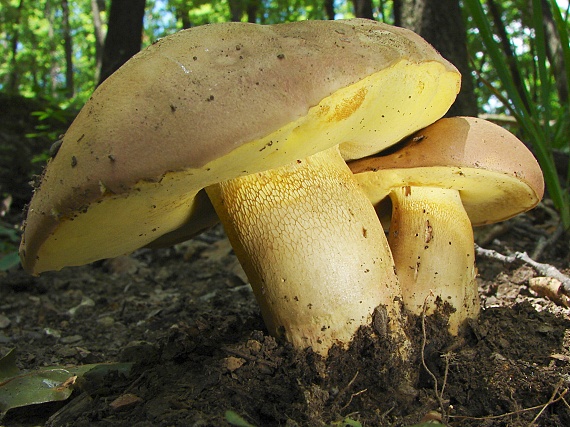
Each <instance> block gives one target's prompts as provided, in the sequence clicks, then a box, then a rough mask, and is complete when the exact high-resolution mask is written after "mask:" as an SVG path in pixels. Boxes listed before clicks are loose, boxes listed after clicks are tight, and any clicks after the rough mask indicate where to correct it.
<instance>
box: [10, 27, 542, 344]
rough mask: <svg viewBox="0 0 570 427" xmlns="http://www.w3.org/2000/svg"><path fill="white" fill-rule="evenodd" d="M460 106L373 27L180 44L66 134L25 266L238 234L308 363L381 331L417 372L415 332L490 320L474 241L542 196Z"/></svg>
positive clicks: (129, 74) (408, 52)
mask: <svg viewBox="0 0 570 427" xmlns="http://www.w3.org/2000/svg"><path fill="white" fill-rule="evenodd" d="M459 87H460V74H459V72H458V71H457V70H456V68H455V67H454V66H453V65H452V64H450V63H449V62H447V61H446V60H445V59H443V58H442V57H441V56H440V55H439V54H438V53H437V52H436V51H435V50H434V49H433V48H432V47H431V46H430V45H429V44H427V43H426V42H425V41H424V40H423V39H422V38H420V37H419V36H417V35H416V34H414V33H412V32H410V31H407V30H404V29H401V28H396V27H392V26H388V25H384V24H381V23H377V22H374V21H368V20H363V19H352V20H344V21H303V22H296V23H287V24H279V25H272V26H262V25H255V24H246V23H225V24H214V25H207V26H202V27H196V28H193V29H191V30H186V31H181V32H179V33H177V34H174V35H172V36H169V37H165V38H163V39H161V40H159V41H158V42H156V43H155V44H153V45H152V46H149V47H148V48H147V49H145V50H144V51H142V52H140V53H139V54H137V55H136V56H134V57H133V58H132V59H131V60H129V61H128V62H127V63H126V64H125V65H124V66H123V67H122V68H121V69H119V70H118V71H117V72H116V73H115V74H113V75H112V76H111V77H110V78H109V79H108V80H107V81H105V82H104V83H103V84H102V85H101V86H100V87H99V88H98V89H97V90H96V91H95V92H94V94H93V95H92V97H91V98H90V100H89V101H88V102H87V103H86V104H85V106H84V108H83V109H82V110H81V112H80V113H79V115H78V117H77V118H76V120H75V121H74V122H73V124H72V125H71V127H70V128H69V130H68V131H67V133H66V134H65V136H64V138H63V143H62V144H61V147H60V148H59V151H58V153H57V155H55V157H54V158H52V159H51V161H50V162H49V164H48V165H47V167H46V169H45V172H44V174H43V176H42V179H41V185H40V186H39V187H38V188H36V189H35V192H34V196H33V199H32V201H31V204H30V205H29V209H28V212H27V219H26V222H25V228H24V234H23V238H22V243H21V248H20V256H21V260H22V265H23V267H24V268H25V269H26V270H27V271H28V272H30V273H32V274H39V273H41V272H43V271H48V270H59V269H61V268H63V267H66V266H77V265H82V264H86V263H89V262H93V261H95V260H99V259H103V258H111V257H116V256H119V255H123V254H127V253H130V252H132V251H133V250H135V249H137V248H140V247H145V246H150V247H154V246H164V245H170V244H174V243H177V242H180V241H184V240H187V239H188V238H190V237H192V236H194V235H196V234H198V233H200V232H202V231H203V230H205V229H207V228H208V227H210V226H212V225H213V224H215V223H217V222H218V221H220V220H221V222H222V223H223V225H224V228H225V230H226V232H227V235H228V237H229V239H230V241H231V243H232V246H233V248H234V250H235V253H236V255H237V257H238V259H239V261H240V263H241V264H242V266H243V268H244V270H245V272H246V273H247V276H248V278H249V281H250V283H251V286H252V287H253V291H254V293H255V296H256V298H257V300H258V302H259V305H260V307H261V312H262V315H263V318H264V321H265V323H266V325H267V328H268V330H269V331H270V332H271V333H272V334H274V335H277V336H281V337H284V338H285V339H286V340H288V341H290V342H291V343H292V344H293V345H294V346H296V347H297V348H306V347H312V348H313V350H314V351H315V352H318V353H320V354H322V355H326V354H327V353H328V351H329V349H330V348H331V347H332V346H333V345H335V344H338V345H341V346H345V345H347V344H348V343H349V342H350V341H351V339H352V338H353V336H354V334H355V332H356V330H357V329H358V328H359V327H360V326H362V325H367V324H370V322H371V320H372V317H373V315H375V313H376V314H379V316H378V317H379V318H381V319H384V320H383V327H381V328H380V330H384V331H385V333H386V339H391V340H392V342H395V343H396V346H395V347H396V348H397V349H398V350H397V351H399V352H400V353H402V354H405V353H406V352H407V351H408V350H407V346H408V342H409V340H408V338H407V336H406V332H405V330H404V318H405V314H406V313H413V314H421V313H422V312H423V311H424V303H425V302H426V301H428V302H429V304H428V305H427V306H426V308H425V309H427V313H428V314H429V313H431V312H433V310H434V309H436V306H438V305H439V306H442V305H447V306H448V307H449V308H450V310H449V311H448V312H450V313H451V314H450V316H449V329H450V332H451V333H454V334H456V333H458V331H459V330H460V327H461V325H462V323H463V322H464V321H465V319H467V318H473V317H476V316H477V314H478V311H479V302H478V295H477V287H476V283H475V274H476V270H475V266H474V248H473V232H472V226H473V225H480V224H488V223H491V222H495V221H501V220H504V219H507V218H509V217H512V216H514V215H516V214H517V213H519V212H523V211H526V210H528V209H530V208H532V207H534V206H535V205H536V204H537V203H538V201H539V200H540V199H541V198H542V194H543V187H544V185H543V178H542V174H541V171H540V168H539V166H538V164H537V162H536V160H535V159H534V157H533V156H532V154H531V153H530V152H529V150H528V149H527V148H526V147H525V146H524V145H523V144H522V143H521V142H520V141H518V140H517V139H516V138H515V137H514V136H513V135H512V134H510V133H509V132H507V131H505V130H503V129H502V128H500V127H498V126H496V125H493V124H491V123H489V122H486V121H484V120H480V119H477V118H469V117H456V118H448V119H440V118H441V117H442V116H443V115H444V114H445V113H446V112H447V110H448V109H449V107H450V106H451V104H452V103H453V101H454V99H455V97H456V95H457V93H458V91H459ZM386 232H387V233H388V238H386ZM430 295H431V296H432V297H430ZM428 297H429V298H428ZM377 330H378V328H377Z"/></svg>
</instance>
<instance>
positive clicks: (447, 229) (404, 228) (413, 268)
mask: <svg viewBox="0 0 570 427" xmlns="http://www.w3.org/2000/svg"><path fill="white" fill-rule="evenodd" d="M390 199H391V200H392V206H393V207H392V222H391V224H390V233H389V237H388V242H389V244H390V248H391V249H392V254H393V257H394V262H395V264H396V273H397V275H398V279H399V280H400V286H401V288H402V296H403V299H404V307H405V308H406V309H407V310H409V311H411V312H412V313H414V314H416V315H419V314H421V313H422V311H423V307H424V302H425V301H426V298H428V296H430V293H431V292H433V294H434V296H435V297H436V300H435V303H436V304H437V301H438V300H441V303H448V304H449V306H451V307H452V308H453V309H454V310H455V311H454V312H453V313H451V314H449V331H450V333H452V334H454V335H456V334H457V333H458V331H459V328H460V326H461V324H462V323H463V321H464V320H465V319H467V318H475V317H477V315H478V313H479V297H478V294H477V285H476V282H475V265H474V258H475V254H474V246H473V229H472V227H471V222H470V220H469V217H468V216H467V213H466V212H465V209H464V207H463V204H462V202H461V198H460V197H459V191H457V190H449V189H441V188H435V187H414V186H405V187H399V188H395V189H393V190H392V192H391V193H390ZM428 301H429V300H428ZM431 302H432V304H430V305H428V306H427V307H428V312H427V314H430V313H432V312H433V311H434V309H435V305H434V304H433V302H434V301H433V300H432V301H431ZM444 310H445V308H444Z"/></svg>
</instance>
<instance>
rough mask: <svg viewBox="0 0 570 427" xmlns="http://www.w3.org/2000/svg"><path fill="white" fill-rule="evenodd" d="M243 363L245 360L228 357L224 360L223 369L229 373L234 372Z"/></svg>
mask: <svg viewBox="0 0 570 427" xmlns="http://www.w3.org/2000/svg"><path fill="white" fill-rule="evenodd" d="M244 363H245V360H244V359H242V358H241V357H234V356H229V357H226V358H225V359H224V364H225V367H226V369H227V370H228V371H230V372H234V371H236V370H237V369H239V368H241V367H242V366H243V364H244Z"/></svg>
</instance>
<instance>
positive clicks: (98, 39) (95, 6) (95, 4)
mask: <svg viewBox="0 0 570 427" xmlns="http://www.w3.org/2000/svg"><path fill="white" fill-rule="evenodd" d="M104 7H105V2H101V4H100V2H99V0H91V13H92V15H93V29H94V35H95V70H96V71H95V81H96V82H98V81H99V73H100V72H101V65H102V63H103V45H104V43H105V33H104V32H103V22H102V21H101V9H104Z"/></svg>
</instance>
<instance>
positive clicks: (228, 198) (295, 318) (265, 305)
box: [206, 147, 407, 355]
mask: <svg viewBox="0 0 570 427" xmlns="http://www.w3.org/2000/svg"><path fill="white" fill-rule="evenodd" d="M206 190H207V192H208V195H209V196H210V198H211V200H212V203H213V205H214V207H215V209H216V212H217V213H218V216H219V217H220V219H221V221H222V223H223V225H224V228H225V229H226V232H227V234H228V237H229V239H230V241H231V243H232V245H233V247H234V250H235V252H236V255H237V257H238V259H239V261H240V262H241V264H242V266H243V268H244V270H245V272H246V274H247V276H248V278H249V280H250V283H251V285H252V287H253V291H254V293H255V296H256V298H257V300H258V302H259V305H260V307H261V312H262V315H263V318H264V320H265V324H266V326H267V328H268V330H269V332H270V333H271V334H274V335H277V336H283V337H285V339H287V340H288V341H290V342H291V343H292V344H293V345H294V346H295V347H297V348H306V347H312V348H313V350H314V351H315V352H318V353H320V354H322V355H326V354H327V353H328V350H329V349H330V347H331V346H332V345H334V344H340V345H341V346H345V345H347V344H348V343H349V342H350V341H351V339H352V338H353V336H354V334H355V332H356V330H357V329H358V328H359V327H360V326H361V325H368V324H370V322H371V320H372V315H373V313H374V310H375V309H376V308H377V307H379V306H383V307H385V309H386V312H385V314H386V316H379V317H383V318H384V319H387V320H386V324H385V325H384V327H385V328H386V330H387V331H389V332H388V333H389V334H390V335H391V336H392V337H393V338H396V339H397V340H398V342H399V344H397V345H399V346H400V348H402V349H404V348H405V347H406V342H407V340H406V338H405V334H404V332H403V327H402V324H401V322H402V318H401V313H400V305H399V304H400V303H401V298H400V289H399V285H398V280H397V278H396V276H395V273H394V265H393V261H392V257H391V254H390V250H389V247H388V244H387V240H386V237H385V235H384V231H383V229H382V227H381V225H380V222H379V221H378V218H377V217H376V214H375V211H374V209H373V207H372V205H371V203H370V202H369V200H368V199H367V197H366V196H365V195H364V193H363V192H362V191H361V190H360V188H359V186H358V184H357V183H356V182H355V180H354V178H353V175H352V172H351V171H350V169H349V168H348V166H347V165H346V163H345V162H344V160H343V159H342V158H341V156H340V154H339V151H338V148H337V147H334V148H332V149H329V150H326V151H324V152H321V153H318V154H315V155H313V156H310V157H308V158H306V159H302V160H297V161H296V162H295V163H293V164H289V165H286V166H283V167H280V168H278V169H273V170H270V171H266V172H260V173H256V174H252V175H247V176H243V177H240V178H236V179H232V180H229V181H225V182H222V183H220V184H216V185H212V186H210V187H208V188H207V189H206ZM382 311H383V310H382ZM375 321H376V319H375Z"/></svg>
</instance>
